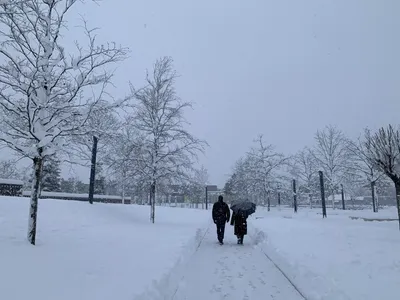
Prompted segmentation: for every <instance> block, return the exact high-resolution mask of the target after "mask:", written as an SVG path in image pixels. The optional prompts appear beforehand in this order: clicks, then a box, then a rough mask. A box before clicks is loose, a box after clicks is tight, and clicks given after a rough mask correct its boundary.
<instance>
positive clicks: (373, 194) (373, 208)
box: [371, 181, 376, 212]
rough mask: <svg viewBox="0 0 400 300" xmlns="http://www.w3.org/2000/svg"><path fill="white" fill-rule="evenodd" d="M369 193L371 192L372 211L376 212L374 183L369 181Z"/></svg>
mask: <svg viewBox="0 0 400 300" xmlns="http://www.w3.org/2000/svg"><path fill="white" fill-rule="evenodd" d="M371 191H372V210H373V211H374V212H376V205H375V204H376V202H375V181H371Z"/></svg>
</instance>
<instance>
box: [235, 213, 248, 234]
mask: <svg viewBox="0 0 400 300" xmlns="http://www.w3.org/2000/svg"><path fill="white" fill-rule="evenodd" d="M231 225H235V230H234V231H235V232H234V234H235V235H236V236H242V235H246V234H247V217H245V216H243V215H241V214H235V213H233V214H232V220H231Z"/></svg>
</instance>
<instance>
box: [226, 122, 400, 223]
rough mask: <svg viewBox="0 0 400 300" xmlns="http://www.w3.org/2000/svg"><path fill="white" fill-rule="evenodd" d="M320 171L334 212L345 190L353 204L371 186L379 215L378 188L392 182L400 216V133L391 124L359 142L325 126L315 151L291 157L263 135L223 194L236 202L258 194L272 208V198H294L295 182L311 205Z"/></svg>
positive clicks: (318, 134)
mask: <svg viewBox="0 0 400 300" xmlns="http://www.w3.org/2000/svg"><path fill="white" fill-rule="evenodd" d="M319 171H323V173H324V177H325V189H326V190H327V191H328V193H327V195H328V196H329V197H330V198H331V203H332V207H333V208H335V198H334V196H335V194H337V193H338V192H339V191H340V190H341V189H344V190H345V192H346V194H347V195H348V196H350V197H352V198H353V199H354V198H355V197H357V196H360V195H361V193H362V190H363V189H364V190H365V189H366V188H367V187H368V188H369V189H370V193H371V195H372V205H373V210H374V211H375V212H376V211H378V205H377V203H376V192H377V187H380V188H381V190H383V189H384V188H385V187H387V186H388V184H390V182H391V183H392V184H393V185H394V187H395V191H396V203H397V207H398V210H399V216H400V202H399V201H400V200H399V199H400V129H399V127H395V126H393V125H389V126H387V127H384V128H380V129H379V130H377V131H376V132H373V131H371V130H370V129H365V130H364V132H363V134H362V135H361V136H360V137H359V138H358V139H356V140H351V139H349V138H347V137H346V136H345V135H344V134H343V132H342V131H341V130H339V129H338V128H337V127H335V126H326V127H325V128H324V129H323V130H318V131H317V132H316V134H315V145H314V146H313V147H312V148H310V147H306V148H304V149H303V150H301V151H299V152H298V153H297V154H295V155H293V156H284V155H283V154H282V153H279V152H276V151H275V150H274V147H273V146H272V145H265V142H264V138H263V136H259V137H258V138H257V140H256V141H255V145H254V146H253V147H252V148H251V149H250V151H249V152H247V153H246V155H245V156H244V157H242V158H240V159H239V160H238V161H237V162H236V164H235V166H234V169H233V173H232V176H231V177H230V178H229V180H228V181H227V183H226V186H225V190H226V192H227V193H228V194H231V195H234V196H236V197H254V195H256V198H257V199H261V202H262V203H267V204H268V207H269V203H270V195H271V193H274V194H276V193H277V191H286V192H288V193H289V194H290V193H291V192H292V186H291V184H292V179H295V180H296V181H297V183H298V191H297V192H298V193H300V194H306V195H307V196H308V198H309V203H310V206H312V203H313V199H317V198H319V194H320V186H319V179H318V172H319ZM289 191H290V192H289Z"/></svg>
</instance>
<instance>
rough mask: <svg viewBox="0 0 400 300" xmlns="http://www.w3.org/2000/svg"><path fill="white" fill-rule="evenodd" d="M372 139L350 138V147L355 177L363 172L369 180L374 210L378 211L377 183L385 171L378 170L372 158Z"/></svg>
mask: <svg viewBox="0 0 400 300" xmlns="http://www.w3.org/2000/svg"><path fill="white" fill-rule="evenodd" d="M368 143H370V141H364V140H362V139H361V138H358V139H357V140H356V141H351V140H348V149H349V151H350V154H351V160H352V161H353V163H352V165H351V166H350V168H351V169H352V172H351V173H353V174H352V175H353V177H354V176H356V177H357V176H358V173H361V174H362V175H363V177H364V178H365V179H366V180H367V182H368V183H369V185H370V187H371V195H372V207H373V211H374V212H378V205H377V203H376V184H377V183H378V181H379V180H380V179H381V178H382V176H383V174H384V173H383V172H381V171H379V170H377V168H376V163H375V161H374V160H373V159H371V157H370V154H369V150H368V149H370V148H371V145H369V144H368Z"/></svg>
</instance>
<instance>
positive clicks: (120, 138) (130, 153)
mask: <svg viewBox="0 0 400 300" xmlns="http://www.w3.org/2000/svg"><path fill="white" fill-rule="evenodd" d="M107 140H108V141H109V142H108V143H107V144H106V145H105V148H104V154H105V156H104V157H103V161H104V163H105V164H106V165H107V168H108V174H109V175H110V176H114V177H115V178H116V179H117V182H118V185H119V187H120V190H121V194H122V195H121V196H122V201H123V202H124V201H125V194H126V190H127V189H129V188H133V186H140V185H141V182H140V181H141V180H142V178H141V176H140V175H141V167H142V166H141V164H140V161H139V160H138V158H139V157H140V156H141V152H140V151H142V147H143V142H142V140H143V136H141V135H140V133H139V132H138V131H137V130H136V129H135V127H134V126H133V125H132V124H131V123H130V120H126V122H124V123H123V124H121V127H120V128H119V129H118V130H116V131H115V134H114V136H113V137H112V139H111V140H110V139H107Z"/></svg>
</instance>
